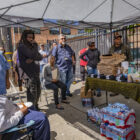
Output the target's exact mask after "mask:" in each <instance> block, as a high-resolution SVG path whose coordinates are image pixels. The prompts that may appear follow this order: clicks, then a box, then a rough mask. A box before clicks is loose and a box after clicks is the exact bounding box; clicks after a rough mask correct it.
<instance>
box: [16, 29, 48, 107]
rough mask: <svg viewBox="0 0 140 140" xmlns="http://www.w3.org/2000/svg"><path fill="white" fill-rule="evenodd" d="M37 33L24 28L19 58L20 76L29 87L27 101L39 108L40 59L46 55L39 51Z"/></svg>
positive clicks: (19, 47) (19, 46)
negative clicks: (36, 39) (36, 40)
mask: <svg viewBox="0 0 140 140" xmlns="http://www.w3.org/2000/svg"><path fill="white" fill-rule="evenodd" d="M34 39H35V35H34V32H33V31H32V30H24V32H23V33H22V36H21V40H20V42H19V45H18V52H17V53H18V59H19V67H20V72H19V73H20V74H19V75H20V78H21V79H24V81H25V85H26V88H27V101H30V102H32V103H33V105H34V106H35V108H36V109H38V100H39V96H40V93H41V89H40V78H39V74H40V65H39V61H40V60H42V59H43V58H45V57H46V55H41V54H40V53H39V52H38V45H37V43H36V42H35V40H34Z"/></svg>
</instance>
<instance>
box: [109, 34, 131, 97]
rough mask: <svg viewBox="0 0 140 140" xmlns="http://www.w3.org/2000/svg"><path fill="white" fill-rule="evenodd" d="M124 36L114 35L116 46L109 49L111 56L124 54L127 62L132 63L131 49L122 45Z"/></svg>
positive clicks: (114, 94) (113, 94) (112, 94)
mask: <svg viewBox="0 0 140 140" xmlns="http://www.w3.org/2000/svg"><path fill="white" fill-rule="evenodd" d="M121 38H122V36H121V35H120V34H118V33H116V34H115V35H114V45H113V46H112V47H111V48H110V49H109V53H110V54H114V53H117V54H124V55H125V56H126V61H129V62H130V61H132V60H133V59H132V55H131V51H130V48H129V47H127V46H125V45H123V43H122V39H121ZM116 95H118V93H111V94H110V96H116Z"/></svg>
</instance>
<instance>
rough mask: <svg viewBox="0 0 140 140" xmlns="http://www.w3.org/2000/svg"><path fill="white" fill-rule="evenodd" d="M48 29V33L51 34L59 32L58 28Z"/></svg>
mask: <svg viewBox="0 0 140 140" xmlns="http://www.w3.org/2000/svg"><path fill="white" fill-rule="evenodd" d="M49 31H50V34H52V35H58V34H60V30H59V28H51V29H50V30H49Z"/></svg>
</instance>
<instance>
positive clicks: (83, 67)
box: [78, 47, 88, 84]
mask: <svg viewBox="0 0 140 140" xmlns="http://www.w3.org/2000/svg"><path fill="white" fill-rule="evenodd" d="M87 50H88V47H87V48H83V49H81V50H80V51H79V53H78V54H79V57H80V55H81V54H83V53H84V52H85V51H87ZM84 58H85V59H86V56H84ZM86 66H87V61H84V60H83V59H80V73H81V79H82V83H83V84H84V83H85V76H86V73H87V70H86V69H87V68H86Z"/></svg>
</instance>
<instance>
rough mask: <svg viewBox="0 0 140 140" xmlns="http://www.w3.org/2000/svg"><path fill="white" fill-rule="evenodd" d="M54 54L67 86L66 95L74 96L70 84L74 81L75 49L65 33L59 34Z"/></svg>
mask: <svg viewBox="0 0 140 140" xmlns="http://www.w3.org/2000/svg"><path fill="white" fill-rule="evenodd" d="M52 55H53V56H54V57H55V58H56V65H57V66H58V68H59V71H60V78H61V81H62V82H63V83H64V84H65V85H66V86H67V91H66V95H67V96H70V97H72V94H71V93H70V85H71V83H72V81H73V67H72V65H74V64H75V60H74V52H73V50H72V49H71V47H70V46H69V45H67V44H66V36H65V35H63V34H60V35H59V44H58V46H57V47H54V49H53V50H52Z"/></svg>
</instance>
